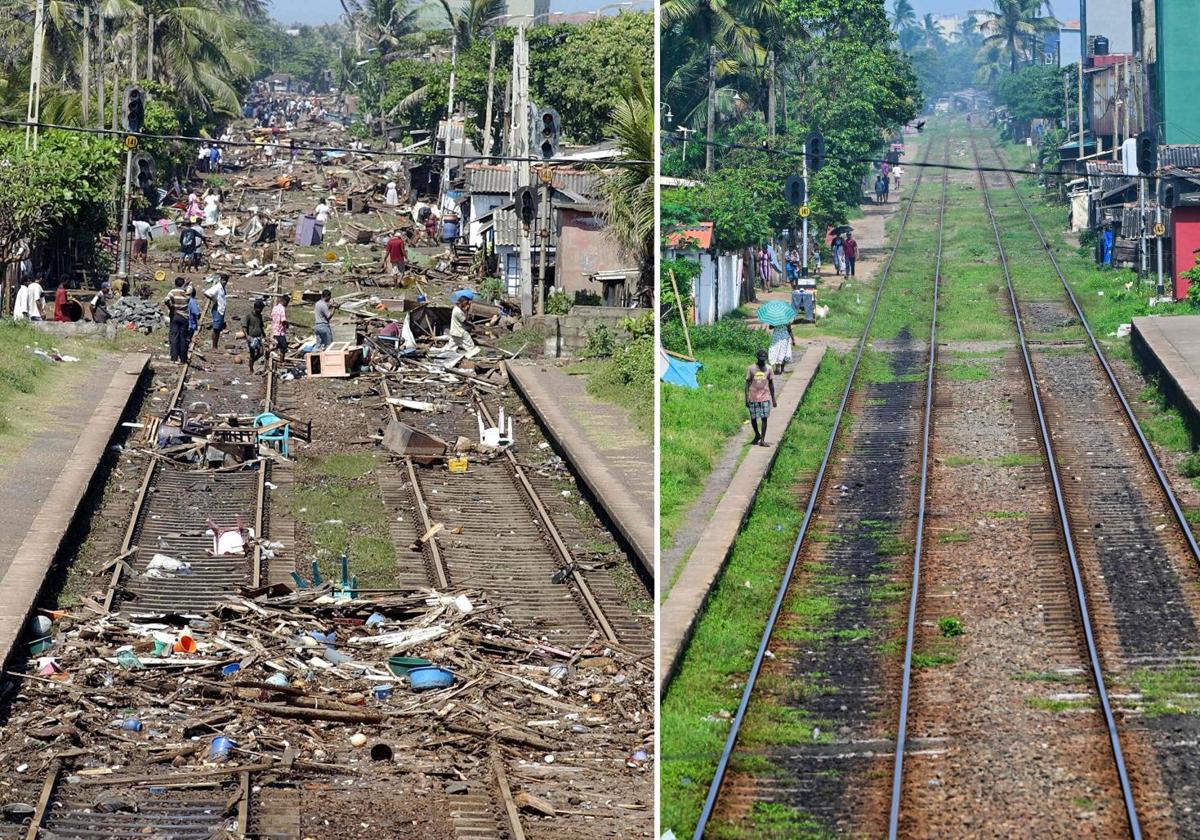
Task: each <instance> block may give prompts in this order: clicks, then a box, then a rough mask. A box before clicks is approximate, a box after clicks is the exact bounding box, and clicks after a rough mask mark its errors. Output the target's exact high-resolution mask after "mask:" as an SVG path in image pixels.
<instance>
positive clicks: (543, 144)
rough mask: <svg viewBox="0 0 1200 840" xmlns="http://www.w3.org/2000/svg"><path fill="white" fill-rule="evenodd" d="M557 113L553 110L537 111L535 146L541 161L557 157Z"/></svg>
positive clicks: (543, 109)
mask: <svg viewBox="0 0 1200 840" xmlns="http://www.w3.org/2000/svg"><path fill="white" fill-rule="evenodd" d="M558 133H559V122H558V111H555V110H554V109H553V108H542V109H541V110H540V111H538V119H537V144H538V151H539V152H540V153H541V156H542V160H551V159H552V158H555V157H557V156H558Z"/></svg>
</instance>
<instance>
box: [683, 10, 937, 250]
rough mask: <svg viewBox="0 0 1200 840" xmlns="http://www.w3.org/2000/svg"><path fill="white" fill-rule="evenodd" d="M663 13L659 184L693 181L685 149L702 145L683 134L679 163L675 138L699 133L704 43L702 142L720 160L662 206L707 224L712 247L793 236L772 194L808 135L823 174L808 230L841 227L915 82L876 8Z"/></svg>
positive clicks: (695, 169) (817, 179)
mask: <svg viewBox="0 0 1200 840" xmlns="http://www.w3.org/2000/svg"><path fill="white" fill-rule="evenodd" d="M671 2H672V0H668V2H667V3H665V4H664V5H663V7H662V8H663V25H664V26H665V27H667V30H668V31H667V34H666V37H665V38H664V46H663V59H662V87H663V95H664V98H665V99H666V105H667V109H668V111H669V112H670V113H671V115H672V118H673V122H672V124H671V125H669V126H668V128H670V129H672V131H671V132H670V133H669V134H668V136H667V140H668V146H667V148H666V149H665V151H664V156H663V172H664V174H668V175H680V176H688V177H700V176H701V175H702V172H701V170H702V168H703V164H704V157H705V147H704V145H703V143H701V142H697V141H699V140H701V139H703V136H704V135H703V133H700V134H699V135H697V134H694V133H693V134H690V138H689V139H690V142H689V143H688V148H687V154H686V156H685V155H684V153H683V143H682V138H683V136H688V135H689V132H702V131H703V130H704V129H705V128H706V126H705V122H706V119H707V108H706V104H707V103H706V93H707V85H706V82H705V80H704V79H705V76H706V74H707V72H708V61H709V54H708V52H707V50H706V49H705V47H704V46H703V40H702V38H703V36H704V35H705V33H712V35H713V37H714V38H715V39H716V40H715V60H714V68H715V74H716V77H717V78H716V87H717V96H716V108H715V111H716V121H715V124H714V126H713V134H714V140H715V142H717V143H719V144H720V147H719V148H720V149H721V150H720V153H719V154H717V155H716V166H715V167H714V171H713V172H711V173H703V179H702V184H701V186H699V187H689V188H684V189H678V190H668V191H664V195H663V205H664V206H665V207H668V208H680V209H681V210H682V211H683V213H685V214H691V215H696V214H698V215H699V216H701V217H702V218H704V219H706V220H709V221H713V222H716V224H715V227H714V232H715V236H716V240H717V242H718V244H719V245H720V246H721V247H724V248H738V247H744V246H746V245H749V244H754V243H757V242H761V241H763V240H765V239H766V238H768V237H770V236H771V235H772V234H773V233H775V232H777V231H778V230H779V229H781V228H783V227H791V226H793V225H794V224H795V221H796V220H795V218H794V211H793V210H792V208H791V207H790V206H789V205H787V204H786V203H785V202H784V201H783V191H782V185H783V182H784V181H785V180H786V179H787V177H788V176H789V175H791V174H793V173H795V172H797V171H798V170H799V168H800V158H799V155H798V154H797V152H798V150H800V149H802V148H803V144H804V141H805V138H806V137H807V135H808V134H809V132H810V131H813V130H820V131H821V132H823V134H824V136H825V138H826V144H827V153H828V154H827V163H826V167H825V168H824V169H823V170H822V171H821V172H820V173H817V174H815V175H814V176H813V177H812V178H811V179H810V188H809V198H810V201H809V205H810V207H811V209H812V212H813V217H812V222H813V223H815V225H816V226H817V229H821V228H820V225H822V224H825V223H832V224H836V223H840V222H844V221H845V220H846V218H847V216H848V213H849V210H850V208H851V207H853V206H854V205H856V204H857V203H858V201H859V199H860V196H861V190H860V184H861V181H862V177H863V175H864V174H865V173H866V170H867V166H868V164H867V163H866V161H867V160H869V159H870V158H872V157H877V156H878V153H879V151H880V149H881V148H882V145H883V143H884V141H885V139H886V138H888V137H890V136H891V135H892V134H894V133H895V131H896V130H897V129H898V128H899V126H900V125H902V124H903V123H904V122H906V121H908V120H910V119H911V118H912V117H913V116H914V115H915V114H916V112H917V109H918V108H919V107H920V92H919V90H918V88H917V84H916V77H915V76H914V74H913V72H912V68H911V66H910V64H909V62H908V61H907V60H906V58H905V57H904V56H903V54H902V53H900V51H899V50H898V49H897V40H896V35H895V32H894V31H893V29H892V25H891V23H890V22H889V20H888V17H887V15H886V13H885V10H884V6H883V3H882V0H762V1H761V2H760V3H758V4H753V5H748V6H742V5H732V4H730V3H728V2H726V3H725V4H723V5H722V4H718V3H715V2H710V3H707V4H698V5H696V6H694V7H693V6H692V5H690V4H689V2H688V0H678V3H679V5H677V6H672V5H671ZM901 11H903V8H902V9H901ZM909 11H911V8H910V9H909ZM770 52H773V53H774V56H775V62H776V113H775V128H776V139H775V141H774V144H773V145H774V148H775V149H777V150H779V151H776V152H764V151H763V150H762V145H763V143H764V142H765V141H767V139H768V138H767V134H768V117H769V115H770V100H769V96H768V84H767V72H766V70H767V61H766V56H767V55H768V53H770ZM731 146H732V147H734V148H727V147H731ZM666 221H668V220H667V219H664V222H666Z"/></svg>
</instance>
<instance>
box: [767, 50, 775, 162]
mask: <svg viewBox="0 0 1200 840" xmlns="http://www.w3.org/2000/svg"><path fill="white" fill-rule="evenodd" d="M767 74H768V79H767V138H768V139H770V140H774V139H775V50H771V51H770V52H768V53H767Z"/></svg>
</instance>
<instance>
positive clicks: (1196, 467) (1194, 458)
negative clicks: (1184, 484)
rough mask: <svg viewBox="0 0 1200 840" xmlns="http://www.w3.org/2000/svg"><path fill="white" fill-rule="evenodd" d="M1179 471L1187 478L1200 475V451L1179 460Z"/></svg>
mask: <svg viewBox="0 0 1200 840" xmlns="http://www.w3.org/2000/svg"><path fill="white" fill-rule="evenodd" d="M1179 471H1180V472H1181V473H1183V475H1184V477H1186V478H1198V477H1200V452H1193V453H1192V454H1191V455H1189V456H1187V457H1186V458H1184V459H1183V460H1182V461H1180V462H1179Z"/></svg>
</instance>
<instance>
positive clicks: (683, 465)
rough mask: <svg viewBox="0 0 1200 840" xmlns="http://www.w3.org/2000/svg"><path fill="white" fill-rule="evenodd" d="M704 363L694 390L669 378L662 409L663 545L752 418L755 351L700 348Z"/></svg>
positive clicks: (660, 489) (700, 358)
mask: <svg viewBox="0 0 1200 840" xmlns="http://www.w3.org/2000/svg"><path fill="white" fill-rule="evenodd" d="M697 358H698V359H699V360H700V361H701V362H702V363H703V365H704V366H703V367H702V368H700V373H699V374H698V375H697V377H696V379H697V381H698V382H699V383H700V387H699V388H697V389H695V390H692V389H689V388H682V387H679V386H677V385H668V384H665V383H664V384H663V386H662V391H661V398H660V403H659V411H660V413H661V421H660V426H661V432H660V437H659V441H660V443H659V463H660V479H659V494H660V495H659V512H660V515H661V517H662V518H661V524H660V533H661V539H662V544H663V546H667V545H670V544H671V538H672V536H673V534H674V533H675V529H676V528H678V527H679V524H680V522H681V520H682V519H683V515H684V513H685V512H686V511H687V509H688V506H689V505H691V503H692V502H693V501H695V500H696V498H697V497H698V496H699V495H700V493H701V491H703V489H704V482H705V480H706V479H707V478H708V475H709V473H711V472H712V469H713V467H714V466H715V464H716V462H717V460H718V459H719V458H720V457H721V453H722V452H724V450H725V444H726V442H727V441H728V440H729V438H730V437H732V436H733V435H734V434H736V433H737V431H738V430H739V429H740V428H741V427H742V425H743V424H744V423H746V422H747V415H746V406H745V404H744V398H743V387H744V384H745V381H746V367H747V366H748V365H749V364H750V363H751V362H752V361H753V356H752V355H751V354H747V353H743V352H733V351H728V350H709V351H698V352H697Z"/></svg>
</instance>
